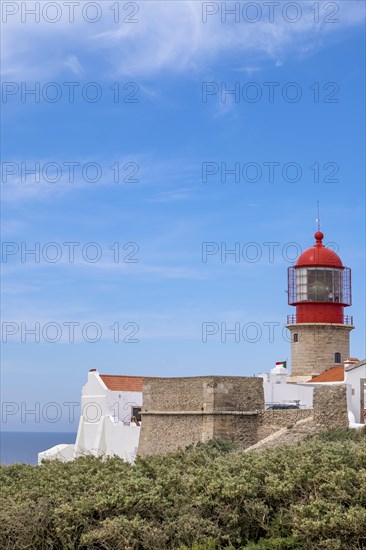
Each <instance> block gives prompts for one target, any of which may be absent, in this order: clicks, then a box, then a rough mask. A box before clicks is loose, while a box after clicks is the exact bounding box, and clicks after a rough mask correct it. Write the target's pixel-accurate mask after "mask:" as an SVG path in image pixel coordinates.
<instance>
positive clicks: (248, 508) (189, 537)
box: [0, 431, 366, 550]
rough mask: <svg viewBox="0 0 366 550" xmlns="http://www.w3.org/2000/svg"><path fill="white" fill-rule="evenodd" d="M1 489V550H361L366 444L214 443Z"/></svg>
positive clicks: (6, 472)
mask: <svg viewBox="0 0 366 550" xmlns="http://www.w3.org/2000/svg"><path fill="white" fill-rule="evenodd" d="M327 438H328V439H329V438H331V439H332V441H329V440H323V439H327ZM334 439H336V440H335V441H333V440H334ZM0 484H1V488H2V490H1V495H0V502H1V506H0V548H1V549H5V550H8V549H9V550H10V549H15V548H16V549H19V550H22V549H24V550H25V549H33V548H35V549H40V550H46V549H56V550H58V549H60V550H61V549H73V550H85V549H98V550H164V549H171V550H173V549H174V550H178V549H179V550H223V549H225V550H229V549H245V550H290V549H294V550H295V549H303V550H318V549H329V550H336V549H338V548H339V549H340V550H347V549H349V550H356V549H361V548H366V529H365V525H366V444H365V438H364V437H363V435H362V434H358V435H357V437H355V436H354V435H353V436H352V437H351V434H350V433H349V432H348V431H346V432H337V434H336V433H335V432H332V435H330V434H329V433H328V435H324V436H321V437H317V438H314V439H312V440H308V441H307V442H305V443H304V444H301V445H296V446H289V447H282V448H275V449H269V450H267V451H263V452H260V453H243V452H241V450H240V449H238V448H237V447H236V446H235V445H232V444H227V443H226V442H219V441H211V442H209V443H207V444H199V445H196V446H192V447H190V448H189V449H186V450H185V451H183V450H180V451H177V452H175V453H171V454H169V455H166V456H156V457H149V458H144V459H138V460H137V461H136V464H135V465H130V464H127V463H125V462H123V461H122V460H120V459H118V458H109V459H106V460H102V459H100V458H93V457H83V458H79V459H77V460H75V461H73V462H68V463H61V462H58V461H56V462H45V463H43V464H42V465H41V466H39V467H33V466H28V465H19V464H18V465H14V466H9V467H5V466H2V467H1V468H0Z"/></svg>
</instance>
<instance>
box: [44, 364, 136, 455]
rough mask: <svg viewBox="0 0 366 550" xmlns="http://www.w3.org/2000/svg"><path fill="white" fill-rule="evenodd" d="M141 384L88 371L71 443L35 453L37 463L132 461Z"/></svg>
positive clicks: (131, 379) (134, 378) (126, 378)
mask: <svg viewBox="0 0 366 550" xmlns="http://www.w3.org/2000/svg"><path fill="white" fill-rule="evenodd" d="M142 382H143V377H141V376H118V375H107V374H99V373H98V372H97V371H96V369H91V370H90V371H89V373H88V381H87V383H86V384H85V386H83V389H82V398H81V416H80V421H79V427H78V432H77V437H76V442H75V444H72V445H65V444H61V445H56V446H55V447H52V448H51V449H48V450H47V451H43V452H41V453H39V454H38V462H39V463H40V462H41V461H42V460H55V459H59V460H64V461H67V460H73V459H74V458H76V457H78V456H82V455H94V456H113V455H117V456H119V457H121V458H123V459H124V460H126V461H127V462H133V461H134V459H135V456H136V452H137V447H138V442H139V437H140V420H141V416H140V413H141V405H142ZM132 418H136V421H131V419H132Z"/></svg>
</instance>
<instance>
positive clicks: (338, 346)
mask: <svg viewBox="0 0 366 550" xmlns="http://www.w3.org/2000/svg"><path fill="white" fill-rule="evenodd" d="M287 328H288V329H289V331H290V333H291V376H294V377H295V376H308V377H309V378H310V377H311V376H312V375H314V374H320V373H321V372H323V371H325V370H327V369H329V368H331V367H333V366H334V354H335V353H337V352H339V353H340V354H341V361H342V364H343V361H345V360H346V359H347V358H348V357H349V355H350V331H351V330H352V329H353V327H352V326H349V325H336V324H326V323H314V324H306V323H301V324H297V325H295V324H293V325H287ZM294 334H297V335H298V341H297V342H295V341H294Z"/></svg>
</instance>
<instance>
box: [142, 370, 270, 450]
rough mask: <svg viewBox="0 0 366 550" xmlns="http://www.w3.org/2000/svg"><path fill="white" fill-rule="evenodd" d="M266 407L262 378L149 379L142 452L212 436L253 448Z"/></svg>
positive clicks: (143, 424) (196, 441)
mask: <svg viewBox="0 0 366 550" xmlns="http://www.w3.org/2000/svg"><path fill="white" fill-rule="evenodd" d="M263 409H264V392H263V381H262V379H261V378H253V377H242V376H198V377H190V378H153V379H152V378H150V379H146V380H145V381H144V386H143V405H142V425H141V435H140V442H139V449H138V454H139V455H140V456H146V455H154V454H164V453H167V452H170V451H174V450H176V449H178V448H184V447H186V446H187V445H190V444H193V443H198V442H200V441H202V442H204V441H208V440H210V439H225V440H229V441H234V442H237V443H240V444H242V445H243V447H249V446H250V445H253V444H254V443H256V442H257V441H258V429H259V425H260V413H261V412H262V411H263Z"/></svg>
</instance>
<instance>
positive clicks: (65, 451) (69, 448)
mask: <svg viewBox="0 0 366 550" xmlns="http://www.w3.org/2000/svg"><path fill="white" fill-rule="evenodd" d="M74 452H75V445H74V444H73V443H71V444H66V443H61V444H60V445H55V446H54V447H51V448H50V449H47V451H42V452H41V453H38V465H40V464H41V462H42V460H61V461H62V462H68V461H69V460H73V458H74Z"/></svg>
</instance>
